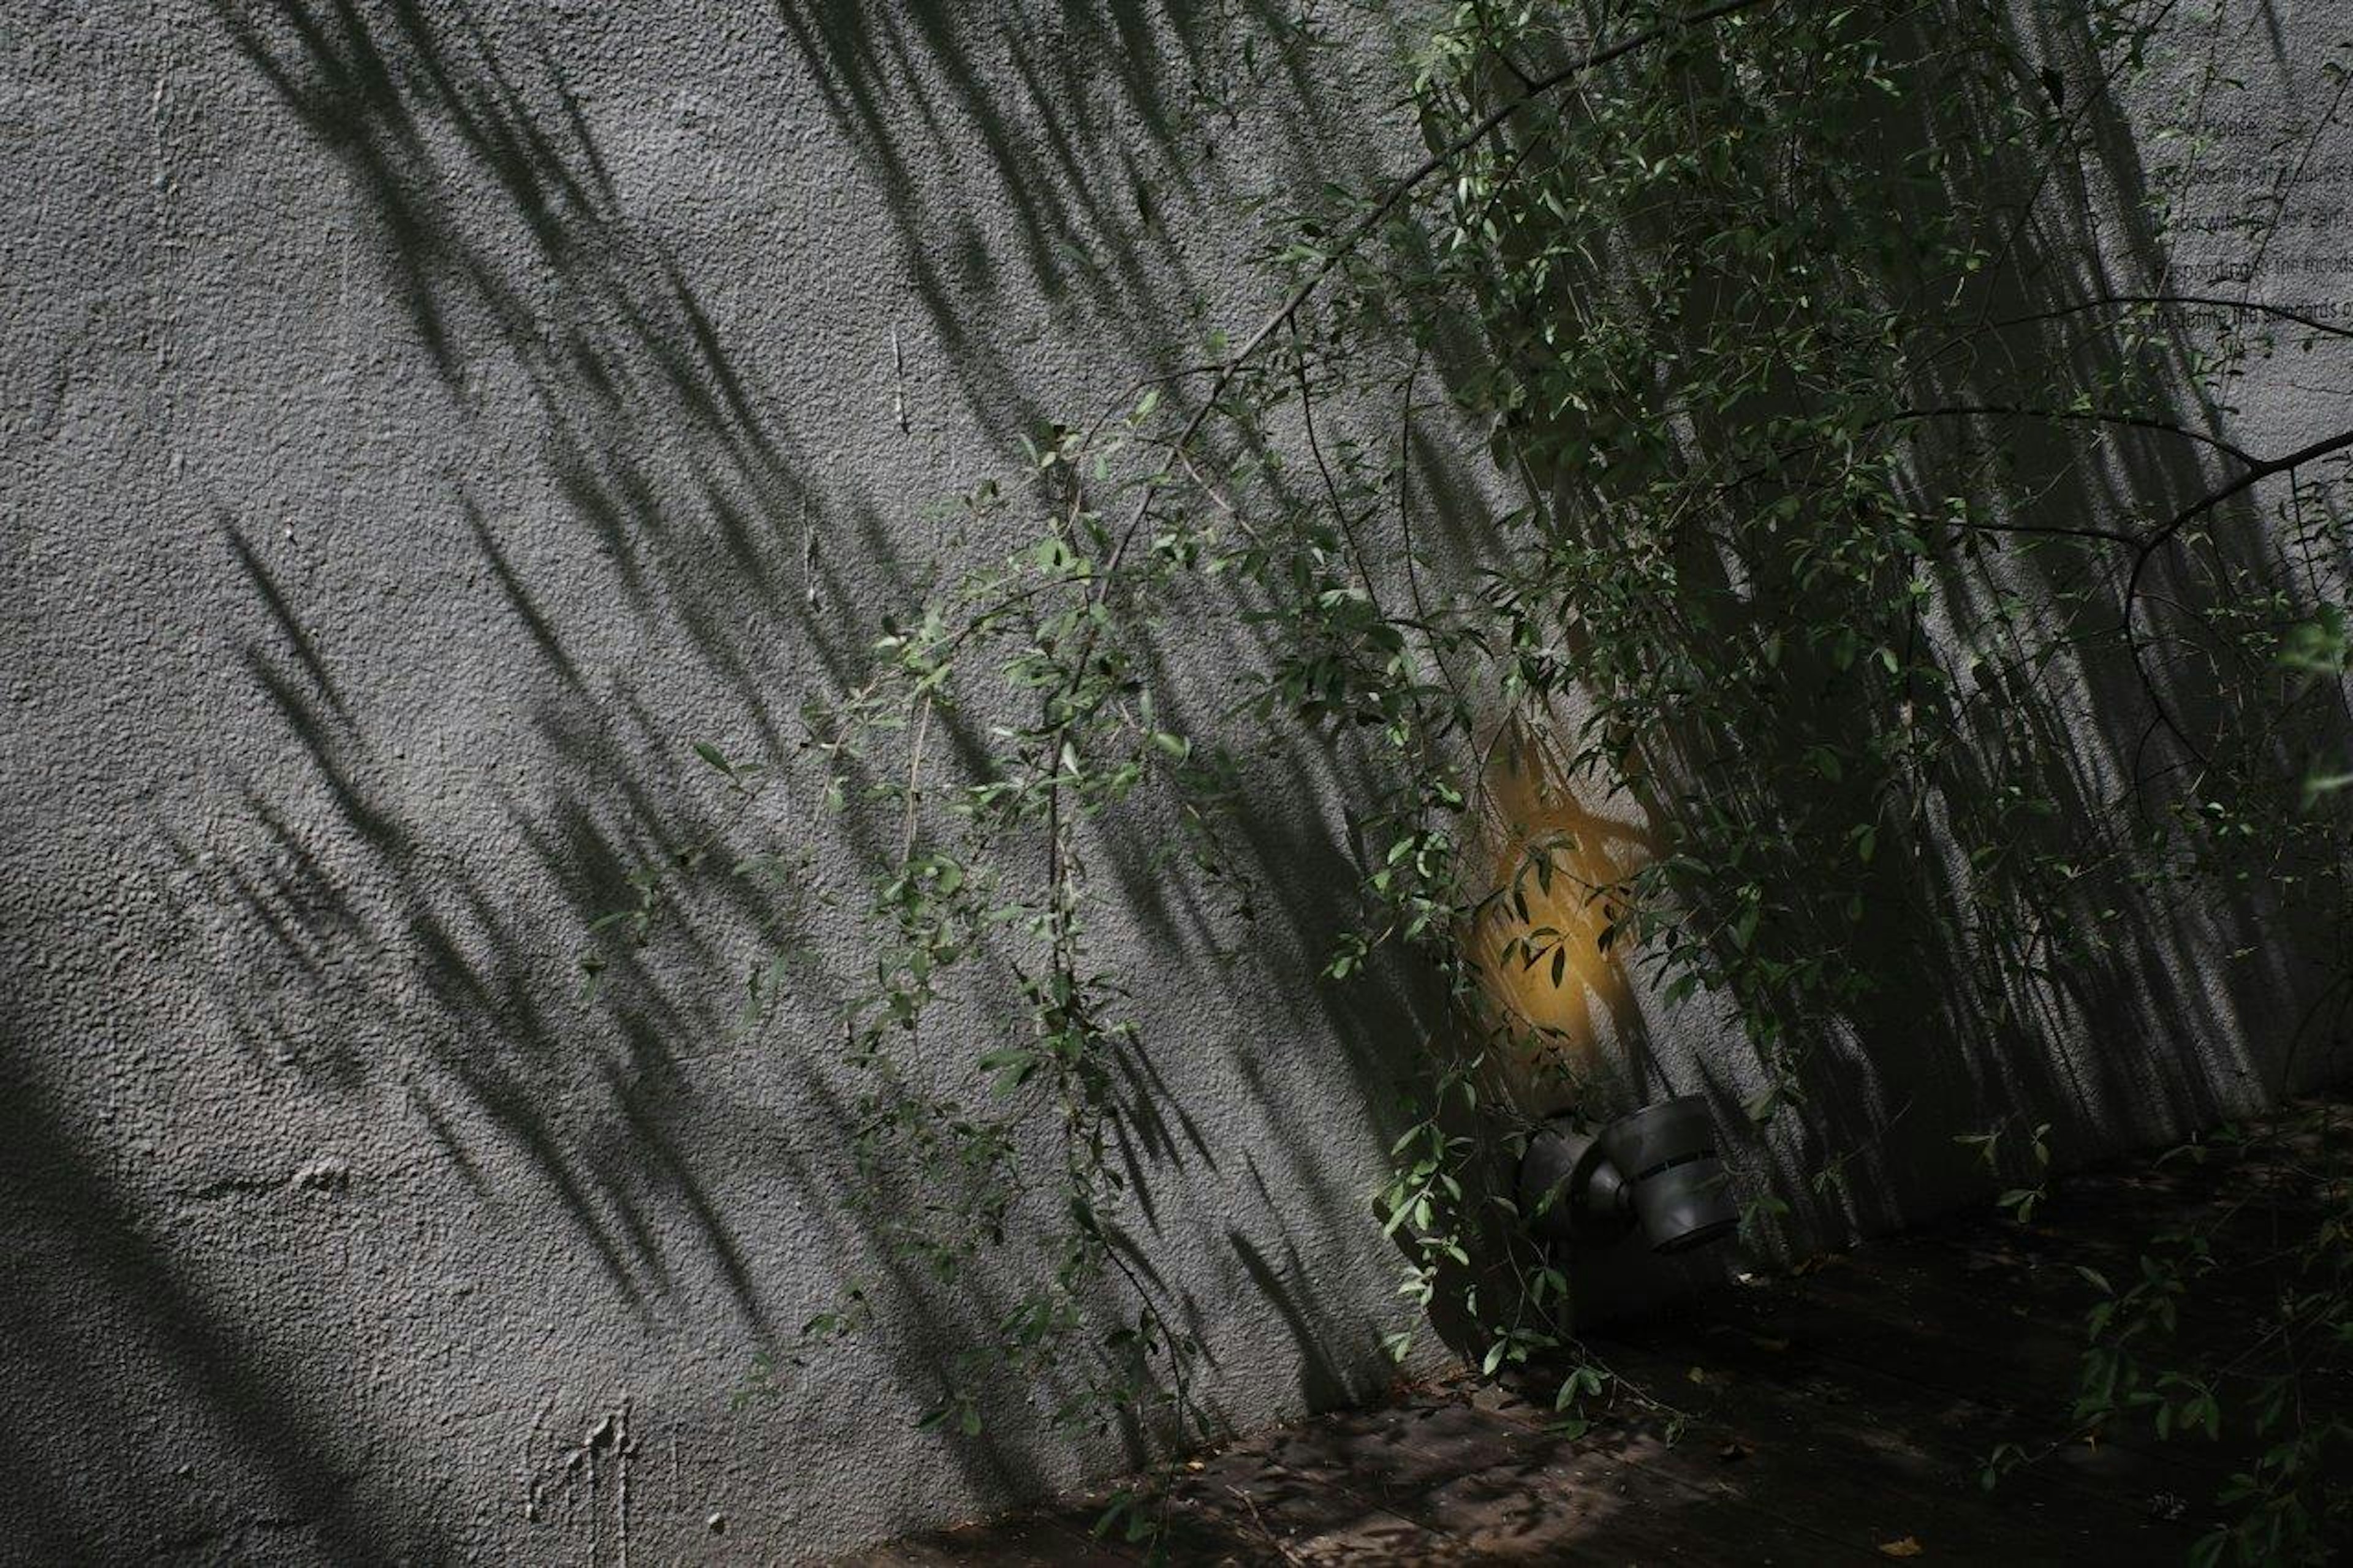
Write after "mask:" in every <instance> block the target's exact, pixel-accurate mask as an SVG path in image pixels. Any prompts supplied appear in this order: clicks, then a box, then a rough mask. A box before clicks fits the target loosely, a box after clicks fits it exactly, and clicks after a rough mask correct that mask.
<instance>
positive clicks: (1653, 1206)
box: [1519, 1094, 1740, 1252]
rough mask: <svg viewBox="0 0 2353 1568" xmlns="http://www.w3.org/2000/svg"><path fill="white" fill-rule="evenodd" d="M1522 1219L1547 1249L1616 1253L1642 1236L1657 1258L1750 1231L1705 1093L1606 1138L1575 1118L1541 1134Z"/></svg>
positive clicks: (1532, 1147)
mask: <svg viewBox="0 0 2353 1568" xmlns="http://www.w3.org/2000/svg"><path fill="white" fill-rule="evenodd" d="M1519 1185H1520V1212H1521V1213H1522V1214H1523V1215H1527V1216H1529V1225H1530V1227H1531V1228H1532V1229H1534V1230H1535V1233H1536V1234H1537V1235H1538V1236H1540V1237H1544V1238H1545V1239H1546V1241H1560V1242H1569V1241H1574V1242H1580V1243H1586V1244H1590V1245H1600V1246H1606V1245H1608V1244H1609V1243H1610V1242H1613V1241H1616V1240H1618V1239H1620V1237H1624V1236H1626V1235H1627V1234H1628V1233H1629V1232H1630V1231H1633V1230H1636V1229H1638V1228H1639V1229H1640V1230H1641V1233H1642V1234H1643V1235H1644V1236H1645V1237H1649V1238H1650V1243H1651V1251H1653V1252H1689V1251H1690V1250H1692V1249H1693V1248H1694V1247H1704V1246H1706V1245H1707V1244H1708V1243H1709V1242H1711V1241H1721V1240H1722V1239H1724V1238H1725V1237H1728V1236H1730V1235H1731V1234H1732V1233H1733V1232H1734V1231H1735V1230H1736V1229H1738V1228H1739V1226H1740V1210H1739V1207H1738V1205H1736V1204H1734V1202H1733V1201H1732V1191H1731V1188H1730V1186H1729V1185H1728V1184H1726V1183H1725V1174H1724V1162H1723V1160H1722V1159H1720V1158H1718V1156H1717V1154H1716V1151H1715V1118H1714V1117H1712V1116H1710V1115H1709V1114H1708V1111H1707V1101H1706V1100H1704V1099H1702V1098H1701V1097H1700V1096H1698V1095H1696V1094H1683V1095H1677V1096H1676V1097H1675V1098H1674V1099H1672V1100H1659V1101H1657V1102H1656V1103H1655V1104H1651V1105H1646V1106H1644V1107H1642V1109H1641V1110H1637V1111H1633V1112H1631V1113H1630V1114H1628V1115H1625V1116H1621V1117H1620V1118H1619V1119H1618V1120H1617V1121H1612V1122H1610V1123H1609V1124H1608V1125H1607V1126H1605V1127H1603V1128H1602V1129H1601V1130H1600V1131H1599V1132H1582V1131H1578V1130H1577V1128H1576V1127H1574V1126H1573V1125H1571V1124H1570V1122H1569V1121H1568V1120H1567V1118H1566V1117H1556V1118H1555V1119H1554V1120H1552V1121H1547V1122H1546V1123H1545V1124H1544V1125H1543V1126H1542V1127H1541V1128H1539V1129H1537V1131H1536V1134H1535V1137H1534V1138H1531V1139H1530V1140H1529V1141H1528V1152H1526V1154H1525V1155H1523V1156H1522V1157H1521V1160H1520V1183H1519Z"/></svg>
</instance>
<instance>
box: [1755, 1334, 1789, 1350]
mask: <svg viewBox="0 0 2353 1568" xmlns="http://www.w3.org/2000/svg"><path fill="white" fill-rule="evenodd" d="M1748 1342H1749V1343H1751V1344H1753V1345H1755V1346H1756V1347H1757V1349H1758V1350H1760V1351H1777V1352H1778V1351H1785V1350H1788V1348H1789V1342H1788V1341H1787V1340H1777V1339H1775V1338H1773V1337H1772V1336H1771V1335H1769V1334H1751V1335H1749V1336H1748Z"/></svg>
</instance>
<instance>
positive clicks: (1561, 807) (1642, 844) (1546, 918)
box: [1470, 733, 1651, 1079]
mask: <svg viewBox="0 0 2353 1568" xmlns="http://www.w3.org/2000/svg"><path fill="white" fill-rule="evenodd" d="M1484 783H1485V786H1486V788H1485V794H1484V795H1483V797H1482V802H1481V805H1482V810H1481V817H1482V837H1483V843H1482V847H1483V848H1484V850H1485V852H1486V853H1487V855H1488V857H1489V862H1488V865H1489V872H1490V876H1491V877H1492V882H1491V884H1490V885H1491V886H1492V887H1493V888H1494V889H1497V890H1498V896H1497V897H1496V898H1495V899H1493V900H1492V901H1491V902H1490V903H1489V904H1488V905H1487V907H1486V909H1485V910H1484V912H1483V913H1482V915H1481V917H1480V919H1479V920H1478V921H1477V923H1476V924H1475V925H1474V926H1473V927H1472V934H1471V939H1470V940H1471V943H1472V959H1473V961H1474V962H1475V963H1477V964H1478V966H1479V972H1480V975H1481V978H1482V984H1483V985H1484V987H1485V990H1486V992H1487V994H1488V997H1489V999H1490V1000H1491V1001H1492V1002H1493V1004H1494V1005H1496V1007H1497V1008H1498V1010H1499V1011H1500V1012H1501V1013H1502V1014H1503V1016H1504V1017H1505V1018H1507V1019H1509V1020H1510V1021H1512V1022H1513V1023H1514V1024H1516V1025H1519V1026H1522V1027H1524V1028H1525V1029H1526V1030H1527V1031H1529V1032H1531V1033H1533V1034H1535V1035H1536V1036H1537V1037H1540V1039H1541V1044H1540V1045H1539V1046H1538V1047H1536V1049H1535V1052H1534V1055H1533V1057H1532V1058H1531V1059H1530V1060H1529V1061H1527V1062H1525V1064H1523V1065H1524V1066H1525V1067H1526V1068H1528V1069H1530V1070H1531V1071H1532V1072H1541V1071H1544V1070H1546V1068H1550V1069H1554V1070H1558V1071H1565V1072H1567V1073H1568V1074H1570V1075H1572V1076H1574V1077H1577V1078H1579V1079H1583V1078H1587V1077H1589V1076H1590V1075H1592V1074H1593V1073H1594V1072H1595V1071H1596V1070H1597V1069H1606V1068H1609V1067H1613V1066H1616V1065H1617V1064H1616V1063H1614V1062H1612V1061H1610V1060H1609V1058H1611V1057H1612V1056H1613V1055H1614V1051H1613V1047H1614V1046H1615V1043H1616V1042H1618V1041H1620V1040H1624V1039H1627V1038H1629V1037H1630V1036H1631V1035H1632V1033H1633V1030H1634V1027H1635V1024H1634V1018H1635V1004H1634V998H1633V994H1632V989H1631V986H1630V983H1629V977H1628V975H1627V973H1626V969H1625V966H1624V963H1623V962H1622V958H1623V954H1622V952H1620V951H1618V950H1616V947H1615V944H1610V945H1607V946H1605V945H1604V942H1603V932H1604V931H1607V930H1608V928H1609V921H1610V918H1611V913H1612V902H1611V900H1609V898H1608V897H1607V896H1606V893H1605V889H1609V888H1611V887H1613V886H1615V885H1616V884H1618V883H1619V882H1620V881H1621V880H1622V879H1625V878H1627V877H1629V876H1630V875H1632V874H1633V873H1634V872H1635V871H1636V870H1638V869H1640V868H1641V866H1642V865H1643V864H1644V863H1645V862H1646V861H1647V860H1649V859H1650V858H1651V837H1650V835H1649V833H1648V832H1647V830H1646V829H1645V827H1644V826H1643V825H1642V823H1641V819H1640V817H1639V816H1638V815H1636V814H1635V813H1634V812H1633V810H1632V808H1631V806H1630V804H1624V803H1621V802H1603V803H1599V804H1598V805H1597V803H1596V802H1595V801H1594V800H1593V799H1592V797H1594V796H1597V795H1601V794H1602V793H1603V792H1602V788H1601V786H1600V785H1599V784H1598V783H1596V784H1577V783H1572V781H1570V780H1568V779H1567V777H1565V776H1564V770H1563V769H1562V767H1561V764H1560V760H1559V758H1558V756H1557V754H1556V752H1554V751H1553V750H1551V749H1550V748H1548V747H1546V746H1545V745H1543V744H1542V743H1540V742H1532V741H1531V740H1529V739H1528V738H1527V737H1526V736H1525V735H1524V734H1516V733H1515V734H1514V735H1513V736H1510V737H1507V738H1506V739H1505V741H1504V743H1501V744H1499V745H1497V746H1496V747H1495V749H1494V753H1493V759H1492V760H1491V761H1490V763H1488V766H1487V770H1486V776H1485V780H1484ZM1613 808H1620V809H1613ZM1539 859H1542V860H1545V861H1548V863H1549V876H1548V879H1547V875H1546V871H1545V870H1543V869H1540V868H1539V867H1538V864H1537V862H1538V860H1539ZM1523 910H1525V913H1523ZM1547 933H1557V934H1547Z"/></svg>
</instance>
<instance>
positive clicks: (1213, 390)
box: [1102, 0, 1770, 583]
mask: <svg viewBox="0 0 2353 1568" xmlns="http://www.w3.org/2000/svg"><path fill="white" fill-rule="evenodd" d="M1769 3H1770V0H1719V3H1718V4H1716V5H1709V6H1705V7H1704V8H1702V9H1700V10H1697V11H1694V12H1691V13H1690V14H1689V15H1687V16H1677V17H1673V18H1672V19H1670V20H1668V21H1664V22H1662V23H1660V24H1658V25H1657V26H1652V27H1647V28H1645V29H1643V30H1642V31H1641V32H1639V33H1637V34H1635V35H1634V36H1633V37H1630V38H1621V39H1620V40H1619V41H1618V42H1617V43H1614V44H1610V45H1607V46H1605V47H1601V48H1599V49H1595V50H1593V51H1592V52H1591V53H1589V54H1587V55H1584V56H1581V57H1579V58H1577V59H1575V60H1572V61H1570V62H1569V63H1568V64H1567V65H1565V66H1562V67H1561V68H1558V69H1557V70H1554V71H1551V72H1548V73H1546V75H1544V76H1541V77H1538V78H1536V79H1535V81H1534V82H1533V83H1532V84H1530V86H1529V87H1528V89H1527V90H1526V91H1525V92H1523V93H1521V94H1520V96H1518V97H1517V98H1514V100H1512V101H1511V102H1509V103H1506V104H1504V106H1502V107H1501V108H1499V109H1494V110H1489V111H1488V112H1487V113H1485V114H1483V115H1482V116H1480V118H1479V119H1478V120H1477V121H1473V122H1472V126H1471V128H1470V129H1469V130H1467V131H1465V132H1462V133H1461V135H1459V136H1457V137H1455V138H1454V140H1453V141H1451V142H1448V143H1447V144H1446V145H1445V146H1443V147H1440V148H1439V149H1438V150H1437V151H1436V152H1434V153H1430V156H1429V157H1427V158H1424V159H1423V160H1422V161H1421V162H1420V163H1418V164H1416V165H1415V166H1414V167H1413V168H1412V169H1411V170H1410V171H1409V172H1408V173H1407V174H1405V175H1404V177H1402V178H1401V179H1398V180H1397V181H1396V182H1394V183H1393V184H1390V186H1389V187H1388V190H1386V191H1384V192H1383V193H1382V194H1381V197H1380V199H1379V200H1378V201H1377V202H1375V203H1374V204H1373V205H1372V206H1371V207H1369V208H1368V209H1366V212H1365V214H1364V215H1363V216H1361V217H1359V218H1357V220H1356V222H1355V223H1353V224H1351V225H1349V226H1348V227H1347V228H1346V230H1345V231H1344V232H1343V233H1342V234H1341V236H1340V237H1339V238H1338V240H1336V241H1335V243H1334V244H1333V245H1332V247H1331V248H1330V249H1329V250H1327V251H1326V252H1325V253H1324V259H1323V260H1322V261H1321V262H1319V263H1317V264H1316V266H1315V268H1314V270H1313V271H1311V272H1309V273H1308V275H1307V276H1306V277H1304V278H1303V279H1300V280H1299V283H1298V285H1297V286H1296V287H1294V288H1293V289H1292V290H1291V292H1290V293H1289V294H1288V295H1286V296H1284V298H1283V301H1282V304H1281V305H1280V306H1278V307H1277V308H1276V309H1275V311H1274V313H1273V314H1272V315H1271V316H1269V317H1267V319H1266V320H1265V321H1261V323H1259V327H1258V330H1257V331H1253V332H1252V333H1250V336H1249V337H1247V338H1244V339H1243V340H1242V342H1241V343H1240V346H1239V347H1237V348H1236V349H1235V350H1234V351H1233V352H1232V353H1229V354H1228V355H1227V356H1226V358H1225V361H1224V363H1222V364H1221V365H1219V370H1218V374H1217V377H1216V379H1215V380H1213V381H1212V382H1211V383H1210V384H1209V394H1208V396H1207V397H1205V398H1203V399H1202V400H1201V405H1200V406H1199V407H1198V408H1197V409H1195V410H1194V412H1193V416H1192V417H1191V418H1189V419H1187V421H1186V422H1185V426H1184V428H1183V429H1182V430H1180V431H1179V432H1178V433H1177V436H1176V447H1178V448H1180V449H1181V448H1183V447H1188V446H1190V445H1191V444H1192V441H1193V437H1196V436H1198V435H1199V434H1200V433H1201V427H1202V426H1204V425H1205V424H1207V423H1208V418H1209V414H1210V411H1211V410H1213V409H1214V408H1216V407H1217V405H1218V399H1219V398H1220V397H1222V396H1223V395H1225V391H1226V388H1228V387H1229V386H1230V385H1232V384H1233V381H1234V377H1236V376H1237V375H1239V374H1241V370H1242V366H1243V365H1245V364H1247V363H1250V360H1251V359H1253V358H1254V357H1256V355H1257V353H1258V351H1259V350H1260V349H1261V348H1263V347H1265V346H1266V343H1267V341H1268V340H1269V339H1270V338H1271V337H1273V336H1274V334H1275V333H1276V332H1278V331H1282V327H1283V324H1284V323H1285V322H1287V321H1290V320H1291V319H1292V317H1293V316H1294V315H1296V314H1297V313H1298V311H1299V309H1300V307H1302V306H1303V305H1304V304H1306V303H1307V301H1308V300H1310V299H1311V298H1313V297H1314V293H1315V290H1316V289H1319V288H1321V287H1322V286H1323V284H1324V279H1326V278H1329V277H1330V276H1331V275H1332V273H1333V272H1334V271H1335V270H1336V269H1337V268H1338V267H1339V265H1340V263H1341V262H1342V261H1343V260H1345V258H1347V257H1348V256H1349V255H1350V254H1351V253H1353V252H1354V251H1355V250H1356V247H1358V246H1359V245H1362V244H1363V243H1364V242H1365V240H1366V238H1367V237H1370V236H1371V235H1372V233H1373V231H1374V230H1376V229H1377V228H1378V227H1379V226H1381V224H1382V223H1383V222H1384V221H1385V220H1386V219H1387V218H1388V216H1389V214H1391V213H1393V212H1395V211H1396V210H1397V208H1398V204H1399V203H1401V202H1403V201H1404V200H1405V198H1406V197H1407V196H1409V195H1412V194H1413V193H1414V191H1416V190H1417V189H1419V187H1420V185H1421V184H1422V182H1423V181H1425V180H1427V179H1429V178H1430V176H1431V175H1432V174H1437V173H1438V172H1439V171H1440V169H1443V168H1445V167H1447V166H1448V165H1449V164H1451V163H1453V162H1454V160H1455V159H1457V158H1459V157H1461V155H1462V154H1463V153H1467V152H1469V151H1470V150H1471V149H1472V148H1473V147H1475V146H1477V145H1478V144H1479V143H1480V142H1483V141H1485V140H1486V139H1487V138H1488V137H1489V136H1490V135H1492V134H1493V133H1494V132H1495V131H1496V130H1497V128H1499V127H1500V126H1502V125H1503V124H1504V122H1505V121H1508V120H1510V119H1511V118H1512V116H1514V114H1517V113H1518V112H1519V111H1520V110H1523V109H1525V108H1526V107H1527V106H1528V105H1529V104H1531V103H1533V102H1534V101H1535V100H1537V99H1539V98H1541V97H1543V96H1545V95H1546V93H1550V92H1553V91H1556V90H1557V89H1560V88H1562V87H1566V86H1567V85H1568V84H1569V83H1571V82H1574V81H1576V80H1577V79H1579V78H1581V77H1583V76H1586V75H1587V74H1588V73H1590V72H1592V71H1595V70H1598V69H1599V68H1601V67H1603V66H1606V65H1608V64H1609V63H1610V62H1612V61H1613V60H1619V59H1622V58H1625V57H1626V56H1628V55H1630V54H1633V53H1636V52H1637V51H1639V50H1641V49H1644V48H1647V47H1650V46H1651V45H1652V44H1654V43H1657V42H1658V41H1659V40H1660V39H1661V38H1664V37H1671V36H1672V35H1673V34H1676V33H1679V32H1682V31H1683V29H1685V28H1687V27H1697V26H1705V25H1707V24H1708V23H1711V22H1715V21H1720V20H1721V19H1723V18H1724V17H1726V16H1733V15H1735V14H1736V13H1738V12H1741V11H1749V10H1754V9H1756V8H1757V6H1759V5H1767V4H1769ZM1175 466H1176V464H1175V458H1174V457H1173V456H1172V457H1171V458H1169V459H1168V460H1167V461H1166V462H1164V463H1163V464H1162V465H1161V468H1160V470H1159V472H1158V474H1156V475H1155V477H1154V479H1152V480H1151V481H1148V482H1147V483H1146V484H1145V490H1144V494H1143V496H1142V497H1141V498H1139V499H1138V500H1137V501H1136V503H1135V513H1134V516H1133V517H1131V518H1129V519H1128V522H1127V527H1126V528H1125V529H1124V530H1123V531H1121V533H1120V536H1119V541H1118V542H1117V543H1115V544H1114V545H1113V547H1112V552H1111V554H1110V555H1109V556H1108V557H1107V558H1106V559H1105V561H1104V569H1103V578H1102V581H1103V582H1105V583H1108V582H1109V581H1110V580H1111V578H1112V576H1113V574H1114V573H1115V571H1116V569H1117V567H1118V565H1119V563H1120V560H1121V558H1122V557H1123V556H1124V555H1125V554H1126V552H1127V549H1128V545H1129V543H1130V542H1131V541H1133V540H1134V538H1135V536H1136V533H1137V532H1138V531H1140V530H1141V529H1142V528H1143V526H1144V520H1145V516H1146V515H1147V514H1148V513H1149V512H1150V511H1151V510H1152V494H1153V491H1154V489H1156V488H1157V484H1158V481H1159V480H1160V479H1166V477H1167V475H1168V474H1169V472H1170V471H1171V470H1172V469H1173V468H1175Z"/></svg>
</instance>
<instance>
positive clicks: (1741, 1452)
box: [1715, 1439, 1757, 1459]
mask: <svg viewBox="0 0 2353 1568" xmlns="http://www.w3.org/2000/svg"><path fill="white" fill-rule="evenodd" d="M1756 1451H1757V1449H1756V1447H1755V1446H1754V1445H1753V1444H1748V1443H1743V1442H1740V1441H1739V1440H1737V1439H1735V1440H1734V1441H1732V1442H1729V1443H1726V1444H1725V1446H1724V1447H1721V1448H1718V1449H1717V1450H1716V1451H1715V1457H1716V1458H1719V1459H1745V1458H1747V1457H1748V1456H1749V1455H1751V1454H1753V1453H1755V1452H1756Z"/></svg>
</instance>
